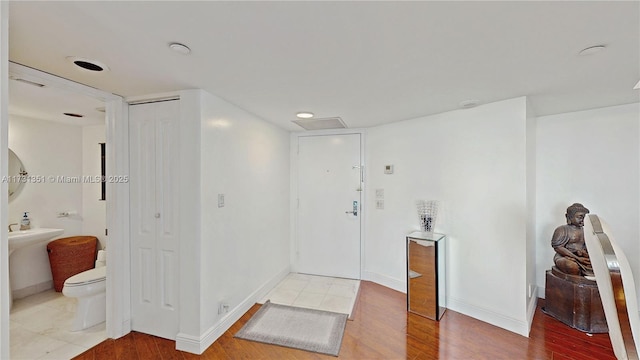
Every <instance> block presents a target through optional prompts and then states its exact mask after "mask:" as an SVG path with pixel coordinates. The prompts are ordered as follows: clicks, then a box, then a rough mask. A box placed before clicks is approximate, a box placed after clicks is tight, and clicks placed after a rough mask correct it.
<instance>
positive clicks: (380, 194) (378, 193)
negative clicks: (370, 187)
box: [376, 189, 384, 199]
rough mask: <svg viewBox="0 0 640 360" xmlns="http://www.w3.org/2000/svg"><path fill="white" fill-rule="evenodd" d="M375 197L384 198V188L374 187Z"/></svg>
mask: <svg viewBox="0 0 640 360" xmlns="http://www.w3.org/2000/svg"><path fill="white" fill-rule="evenodd" d="M376 199H384V189H376Z"/></svg>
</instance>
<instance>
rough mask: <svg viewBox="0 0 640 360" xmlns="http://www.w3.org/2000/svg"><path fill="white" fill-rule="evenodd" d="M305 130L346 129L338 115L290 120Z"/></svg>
mask: <svg viewBox="0 0 640 360" xmlns="http://www.w3.org/2000/svg"><path fill="white" fill-rule="evenodd" d="M292 122H294V123H296V124H298V125H300V127H302V128H303V129H305V130H327V129H346V128H347V126H346V125H345V124H344V121H342V119H340V118H339V117H332V118H324V119H300V120H292Z"/></svg>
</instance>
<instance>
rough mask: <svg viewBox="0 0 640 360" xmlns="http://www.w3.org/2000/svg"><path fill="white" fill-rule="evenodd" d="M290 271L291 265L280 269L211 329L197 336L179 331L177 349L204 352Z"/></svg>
mask: <svg viewBox="0 0 640 360" xmlns="http://www.w3.org/2000/svg"><path fill="white" fill-rule="evenodd" d="M289 272H290V268H289V266H287V267H286V268H284V269H283V270H282V271H280V272H279V273H278V274H277V275H276V276H274V277H273V278H272V279H271V280H269V281H267V282H266V283H265V284H263V285H262V286H261V287H260V288H258V289H257V290H256V291H254V292H252V293H251V294H250V295H249V296H247V298H246V299H245V300H244V301H242V302H241V303H240V304H238V306H236V307H234V308H233V309H231V311H229V313H227V314H226V315H225V316H224V317H223V318H222V319H221V320H220V321H218V322H217V323H215V324H213V326H211V327H210V328H209V329H207V330H206V331H205V332H203V333H202V334H200V336H198V337H196V336H193V335H189V334H183V333H179V334H178V335H177V336H176V350H181V351H186V352H190V353H192V354H197V355H200V354H202V353H203V352H204V351H205V350H206V349H207V348H208V347H209V346H211V344H213V343H214V341H216V340H217V339H218V338H219V337H220V336H222V334H224V332H225V331H227V330H229V328H230V327H231V326H232V325H233V324H234V323H235V322H236V321H238V320H239V319H240V318H241V317H242V315H244V314H245V313H246V312H247V311H248V310H249V309H251V307H252V306H253V305H254V304H255V303H256V302H258V301H259V300H260V299H262V298H263V297H265V296H266V295H267V293H269V291H271V289H273V288H274V287H276V285H278V284H279V283H280V281H282V279H284V278H285V277H286V276H287V275H288V274H289Z"/></svg>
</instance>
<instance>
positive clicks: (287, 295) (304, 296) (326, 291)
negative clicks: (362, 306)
mask: <svg viewBox="0 0 640 360" xmlns="http://www.w3.org/2000/svg"><path fill="white" fill-rule="evenodd" d="M359 288H360V280H353V279H341V278H331V277H325V276H316V275H306V274H298V273H290V274H289V275H287V277H286V278H284V279H283V280H282V281H281V282H280V284H278V285H277V286H276V287H275V288H274V289H273V290H271V291H270V292H269V293H268V294H267V295H266V296H265V297H264V298H263V299H262V300H261V301H260V302H259V303H260V304H264V303H265V302H266V301H267V300H271V302H272V303H275V304H281V305H290V306H298V307H303V308H309V309H317V310H325V311H332V312H338V313H343V314H349V318H351V312H352V311H353V305H354V304H355V302H356V297H357V296H358V290H359Z"/></svg>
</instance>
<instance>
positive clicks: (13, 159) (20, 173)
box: [8, 149, 28, 201]
mask: <svg viewBox="0 0 640 360" xmlns="http://www.w3.org/2000/svg"><path fill="white" fill-rule="evenodd" d="M8 174H9V181H8V187H9V201H11V200H13V199H14V198H15V197H16V196H17V195H18V193H20V190H22V188H23V187H24V184H25V182H26V176H27V175H28V173H27V171H26V170H25V169H24V165H23V164H22V161H20V158H18V156H17V155H16V153H14V152H13V151H12V150H11V149H9V173H8Z"/></svg>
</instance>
